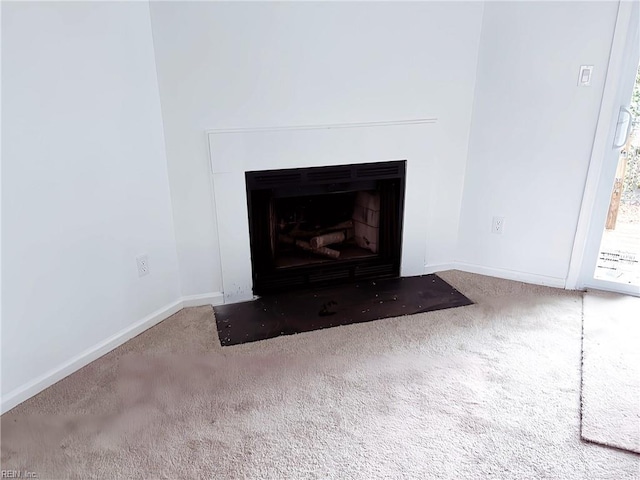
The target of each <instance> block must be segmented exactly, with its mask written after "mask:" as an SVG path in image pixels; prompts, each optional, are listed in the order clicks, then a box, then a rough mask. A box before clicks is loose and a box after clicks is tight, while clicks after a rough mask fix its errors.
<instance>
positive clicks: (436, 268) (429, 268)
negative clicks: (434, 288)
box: [424, 263, 460, 275]
mask: <svg viewBox="0 0 640 480" xmlns="http://www.w3.org/2000/svg"><path fill="white" fill-rule="evenodd" d="M447 270H460V269H459V268H458V265H457V264H456V263H437V264H435V265H425V266H424V274H425V275H429V274H431V273H438V272H445V271H447Z"/></svg>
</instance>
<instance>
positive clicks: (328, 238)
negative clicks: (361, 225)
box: [309, 228, 354, 249]
mask: <svg viewBox="0 0 640 480" xmlns="http://www.w3.org/2000/svg"><path fill="white" fill-rule="evenodd" d="M353 233H354V230H353V228H347V229H345V230H341V231H338V232H331V233H325V234H324V235H318V236H317V237H312V238H311V240H310V241H309V243H310V244H311V247H313V248H314V249H318V248H321V247H324V246H326V245H333V244H335V243H342V242H345V241H347V240H349V239H350V238H353Z"/></svg>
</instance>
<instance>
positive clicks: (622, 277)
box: [595, 68, 640, 285]
mask: <svg viewBox="0 0 640 480" xmlns="http://www.w3.org/2000/svg"><path fill="white" fill-rule="evenodd" d="M629 110H631V113H632V114H633V126H632V132H631V135H630V137H629V140H628V141H627V143H626V145H625V146H624V147H623V149H622V151H621V153H620V158H619V161H618V168H617V170H616V179H615V184H614V187H613V193H612V194H611V203H610V205H609V213H608V215H607V223H606V227H605V230H604V233H603V235H602V243H601V244H600V252H599V255H598V263H597V265H596V272H595V278H597V279H601V280H610V281H615V282H621V283H628V284H632V285H640V68H638V72H637V75H636V83H635V86H634V89H633V96H632V99H631V106H630V107H629Z"/></svg>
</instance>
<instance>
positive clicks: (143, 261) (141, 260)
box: [136, 255, 149, 277]
mask: <svg viewBox="0 0 640 480" xmlns="http://www.w3.org/2000/svg"><path fill="white" fill-rule="evenodd" d="M136 265H137V267H138V276H139V277H144V276H145V275H149V256H148V255H138V256H137V257H136Z"/></svg>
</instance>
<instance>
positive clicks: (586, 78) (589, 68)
mask: <svg viewBox="0 0 640 480" xmlns="http://www.w3.org/2000/svg"><path fill="white" fill-rule="evenodd" d="M592 73H593V65H581V66H580V75H579V76H578V86H579V87H588V86H590V85H591V74H592Z"/></svg>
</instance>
